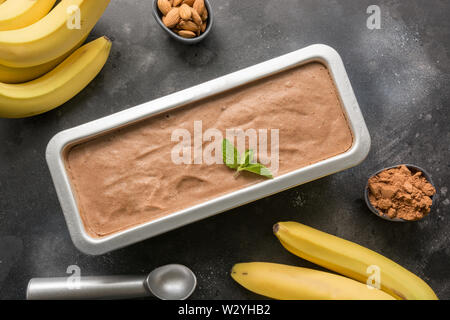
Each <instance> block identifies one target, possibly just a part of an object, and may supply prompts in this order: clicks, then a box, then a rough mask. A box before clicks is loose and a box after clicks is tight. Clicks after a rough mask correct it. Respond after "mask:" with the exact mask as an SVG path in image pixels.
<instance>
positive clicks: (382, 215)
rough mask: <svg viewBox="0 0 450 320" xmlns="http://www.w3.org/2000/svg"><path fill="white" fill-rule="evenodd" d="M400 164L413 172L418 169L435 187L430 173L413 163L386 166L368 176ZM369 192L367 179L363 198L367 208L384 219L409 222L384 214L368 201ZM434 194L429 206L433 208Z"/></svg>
mask: <svg viewBox="0 0 450 320" xmlns="http://www.w3.org/2000/svg"><path fill="white" fill-rule="evenodd" d="M402 165H404V166H406V167H407V168H408V169H409V170H410V171H411V172H412V173H413V174H414V173H416V172H419V171H420V172H422V174H423V176H424V177H425V179H427V180H428V182H429V183H431V184H432V185H433V187H434V188H435V189H436V186H435V185H434V183H433V180H432V179H431V176H430V174H429V173H428V172H427V171H425V169H423V168H421V167H418V166H415V165H412V164H399V165H396V166H392V167H387V168H384V169H381V170H379V171H377V172H375V173H374V174H373V175H371V176H370V178H372V177H374V176H376V175H378V174H379V173H381V172H383V171H385V170H389V169H394V168H398V167H400V166H402ZM370 178H369V179H370ZM369 193H370V191H369V181H367V184H366V188H365V190H364V200H365V201H366V204H367V207H368V208H369V210H370V211H372V212H373V213H374V214H376V215H377V216H378V217H380V218H382V219H385V220H389V221H394V222H409V220H404V219H400V218H392V219H391V218H389V217H388V216H386V215H384V214H383V213H382V212H380V211H378V210H377V209H376V208H375V207H374V206H373V205H372V203H370V199H369ZM436 196H437V193H436V194H435V195H433V196H432V197H431V200H432V201H433V203H432V205H431V208H433V204H434V203H435V200H436ZM430 213H431V210H430ZM416 221H417V220H416Z"/></svg>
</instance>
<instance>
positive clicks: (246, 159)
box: [222, 139, 273, 179]
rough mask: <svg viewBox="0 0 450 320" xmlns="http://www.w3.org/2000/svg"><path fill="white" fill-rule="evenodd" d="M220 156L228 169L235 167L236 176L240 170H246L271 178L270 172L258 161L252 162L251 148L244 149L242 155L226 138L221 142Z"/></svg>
mask: <svg viewBox="0 0 450 320" xmlns="http://www.w3.org/2000/svg"><path fill="white" fill-rule="evenodd" d="M222 156H223V162H224V163H225V164H226V165H227V167H228V168H230V169H235V170H236V174H235V176H237V175H238V174H239V172H241V171H248V172H252V173H256V174H259V175H260V176H263V177H266V178H269V179H273V175H272V172H270V170H269V169H268V168H267V167H265V166H263V165H262V164H260V163H252V162H253V150H251V149H250V150H246V151H245V153H244V154H243V155H242V157H241V156H240V155H239V152H238V151H237V149H236V148H235V147H234V145H233V144H232V143H231V142H230V141H229V140H227V139H223V142H222Z"/></svg>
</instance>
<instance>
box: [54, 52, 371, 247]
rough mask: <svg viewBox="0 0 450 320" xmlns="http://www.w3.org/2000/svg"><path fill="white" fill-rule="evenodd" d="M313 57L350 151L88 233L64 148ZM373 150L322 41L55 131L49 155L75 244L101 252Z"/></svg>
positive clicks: (335, 57) (337, 63)
mask: <svg viewBox="0 0 450 320" xmlns="http://www.w3.org/2000/svg"><path fill="white" fill-rule="evenodd" d="M312 61H319V62H321V63H323V64H324V65H326V66H327V67H328V69H329V71H330V73H331V76H332V78H333V81H334V83H335V85H336V88H337V91H338V94H339V98H340V99H341V102H342V106H343V108H344V112H345V114H346V117H347V120H348V122H349V125H350V128H351V130H352V133H353V138H354V140H353V146H352V147H351V149H350V150H348V151H347V152H345V153H343V154H340V155H338V156H335V157H332V158H329V159H326V160H324V161H321V162H318V163H315V164H312V165H309V166H307V167H304V168H301V169H298V170H296V171H293V172H290V173H288V174H284V175H281V176H278V177H276V178H275V179H271V180H267V181H263V182H261V183H258V184H255V185H252V186H250V187H246V188H244V189H241V190H238V191H235V192H232V193H230V194H226V195H224V196H220V197H218V198H216V199H213V200H210V201H208V202H205V203H202V204H200V205H196V206H193V207H190V208H188V209H185V210H182V211H179V212H176V213H173V214H171V215H169V216H165V217H163V218H160V219H157V220H154V221H150V222H148V223H144V224H142V225H139V226H136V227H133V228H130V229H127V230H124V231H121V232H119V233H116V234H112V235H110V236H107V237H104V238H93V237H91V236H89V235H88V234H87V232H86V230H85V228H84V226H83V223H82V221H81V217H80V214H79V212H78V207H77V203H76V200H75V195H74V193H73V190H72V188H71V184H70V182H69V178H68V175H67V172H66V168H65V164H64V151H65V150H66V148H68V147H70V146H72V145H74V144H76V143H78V142H81V141H84V140H87V139H90V138H92V137H94V136H97V135H100V134H103V133H105V132H108V131H111V130H113V129H116V128H118V127H122V126H125V125H128V124H131V123H134V122H137V121H139V120H142V119H144V118H147V117H150V116H153V115H155V114H158V113H161V112H165V111H167V110H170V109H173V108H176V107H180V106H183V105H186V104H188V103H191V102H194V101H196V100H200V99H203V98H205V97H208V96H212V95H215V94H217V93H220V92H223V91H226V90H230V89H232V88H235V87H238V86H241V85H243V84H246V83H249V82H252V81H255V80H258V79H260V78H263V77H266V76H269V75H272V74H275V73H278V72H280V71H283V70H286V69H289V68H292V67H296V66H300V65H302V64H306V63H308V62H312ZM369 149H370V136H369V132H368V130H367V127H366V124H365V122H364V119H363V116H362V114H361V111H360V109H359V106H358V102H357V101H356V98H355V95H354V93H353V89H352V87H351V84H350V81H349V79H348V76H347V73H346V71H345V68H344V64H343V62H342V60H341V58H340V56H339V54H338V53H337V52H336V51H335V50H334V49H332V48H331V47H328V46H326V45H320V44H319V45H312V46H309V47H307V48H304V49H301V50H298V51H294V52H291V53H289V54H286V55H283V56H281V57H278V58H275V59H272V60H269V61H266V62H263V63H260V64H257V65H255V66H252V67H249V68H245V69H243V70H240V71H237V72H234V73H231V74H229V75H226V76H223V77H220V78H217V79H215V80H212V81H208V82H205V83H203V84H200V85H198V86H195V87H192V88H189V89H186V90H183V91H180V92H177V93H174V94H171V95H168V96H166V97H163V98H159V99H156V100H153V101H150V102H147V103H144V104H142V105H139V106H137V107H134V108H130V109H128V110H125V111H122V112H118V113H115V114H113V115H110V116H108V117H105V118H101V119H98V120H95V121H92V122H89V123H86V124H83V125H81V126H78V127H75V128H72V129H69V130H65V131H62V132H60V133H58V134H57V135H55V136H54V137H53V138H52V139H51V141H50V142H49V144H48V146H47V151H46V158H47V163H48V166H49V168H50V173H51V175H52V178H53V182H54V184H55V188H56V192H57V194H58V198H59V201H60V203H61V207H62V210H63V212H64V216H65V219H66V222H67V226H68V228H69V232H70V235H71V237H72V240H73V242H74V244H75V246H76V247H77V248H78V249H79V250H81V251H82V252H84V253H87V254H93V255H98V254H103V253H106V252H108V251H111V250H115V249H118V248H121V247H124V246H127V245H130V244H132V243H135V242H138V241H142V240H144V239H147V238H150V237H153V236H156V235H158V234H161V233H164V232H167V231H169V230H172V229H175V228H178V227H180V226H183V225H186V224H188V223H192V222H194V221H197V220H200V219H204V218H206V217H209V216H212V215H214V214H217V213H220V212H223V211H226V210H229V209H231V208H234V207H237V206H240V205H243V204H245V203H248V202H251V201H254V200H257V199H260V198H263V197H266V196H268V195H271V194H274V193H277V192H280V191H282V190H285V189H288V188H291V187H294V186H297V185H300V184H303V183H306V182H308V181H312V180H315V179H318V178H321V177H323V176H326V175H329V174H332V173H335V172H338V171H341V170H344V169H347V168H350V167H353V166H356V165H357V164H359V163H360V162H362V161H363V160H364V159H365V157H366V156H367V154H368V152H369Z"/></svg>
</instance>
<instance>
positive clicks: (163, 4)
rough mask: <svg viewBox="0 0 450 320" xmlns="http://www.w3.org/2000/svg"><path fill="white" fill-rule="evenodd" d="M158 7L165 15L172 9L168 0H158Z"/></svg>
mask: <svg viewBox="0 0 450 320" xmlns="http://www.w3.org/2000/svg"><path fill="white" fill-rule="evenodd" d="M158 9H159V11H161V13H162V14H163V15H167V14H168V13H169V11H170V10H171V9H172V5H171V4H170V2H169V0H158Z"/></svg>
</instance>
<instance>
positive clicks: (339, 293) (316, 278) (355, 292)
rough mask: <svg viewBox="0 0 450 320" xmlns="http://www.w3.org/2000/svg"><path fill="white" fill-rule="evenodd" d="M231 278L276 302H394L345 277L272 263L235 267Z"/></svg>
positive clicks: (379, 291)
mask: <svg viewBox="0 0 450 320" xmlns="http://www.w3.org/2000/svg"><path fill="white" fill-rule="evenodd" d="M231 277H232V278H233V279H234V280H235V281H236V282H238V283H239V284H240V285H242V286H243V287H245V288H247V289H248V290H250V291H252V292H255V293H257V294H260V295H263V296H266V297H269V298H273V299H278V300H395V299H394V298H393V297H392V296H390V295H388V294H387V293H385V292H383V291H381V290H378V289H375V288H369V287H368V286H367V285H365V284H362V283H360V282H358V281H355V280H352V279H349V278H346V277H342V276H339V275H336V274H332V273H329V272H323V271H318V270H313V269H307V268H300V267H292V266H286V265H282V264H275V263H265V262H252V263H238V264H236V265H234V266H233V269H232V270H231Z"/></svg>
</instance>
